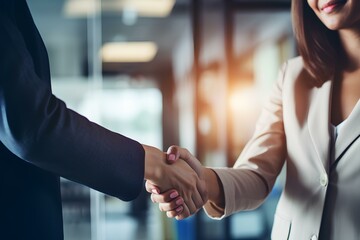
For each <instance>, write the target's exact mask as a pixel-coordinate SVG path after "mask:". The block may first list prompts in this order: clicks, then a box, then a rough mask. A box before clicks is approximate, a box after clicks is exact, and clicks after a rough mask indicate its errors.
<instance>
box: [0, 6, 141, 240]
mask: <svg viewBox="0 0 360 240" xmlns="http://www.w3.org/2000/svg"><path fill="white" fill-rule="evenodd" d="M54 27H55V26H54ZM0 141H1V143H0V191H1V192H0V207H1V212H0V238H1V239H49V240H50V239H62V238H63V229H62V211H61V198H60V188H59V176H63V177H65V178H68V179H71V180H74V181H76V182H79V183H82V184H85V185H87V186H90V187H92V188H94V189H97V190H99V191H102V192H104V193H107V194H109V195H113V196H115V197H118V198H120V199H122V200H132V199H134V198H135V197H136V196H137V195H138V193H139V192H140V190H141V188H142V186H143V179H144V149H143V148H142V146H141V145H140V144H139V143H138V142H135V141H133V140H131V139H128V138H126V137H124V136H121V135H119V134H116V133H114V132H111V131H109V130H107V129H105V128H103V127H101V126H98V125H97V124H95V123H92V122H90V121H89V120H87V119H86V118H85V117H83V116H81V115H79V114H77V113H76V112H74V111H72V110H70V109H68V108H67V107H66V105H65V103H64V102H63V101H61V100H59V99H57V98H56V97H55V96H54V95H53V94H52V91H51V85H50V70H49V63H48V56H47V52H46V49H45V46H44V44H43V41H42V39H41V37H40V35H39V32H38V31H37V29H36V27H35V24H34V22H33V19H32V17H31V14H30V11H29V9H28V6H27V4H26V1H25V0H0Z"/></svg>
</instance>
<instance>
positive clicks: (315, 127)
mask: <svg viewBox="0 0 360 240" xmlns="http://www.w3.org/2000/svg"><path fill="white" fill-rule="evenodd" d="M331 87H332V81H326V82H325V83H324V84H323V85H322V86H321V87H319V88H314V89H313V93H312V96H311V97H312V99H311V104H310V109H309V115H308V123H309V124H308V126H309V132H310V137H311V140H312V143H313V144H314V146H315V150H316V154H317V157H318V158H319V160H320V161H321V162H322V164H323V166H324V168H325V171H326V172H328V171H329V149H330V148H329V146H330V145H329V144H330V140H331V137H330V136H331V135H330V125H329V123H330V103H331V101H330V97H331V96H330V95H331V94H330V93H331Z"/></svg>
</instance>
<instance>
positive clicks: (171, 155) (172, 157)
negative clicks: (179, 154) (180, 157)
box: [168, 153, 175, 161]
mask: <svg viewBox="0 0 360 240" xmlns="http://www.w3.org/2000/svg"><path fill="white" fill-rule="evenodd" d="M168 159H169V160H170V161H175V154H173V153H171V154H169V157H168Z"/></svg>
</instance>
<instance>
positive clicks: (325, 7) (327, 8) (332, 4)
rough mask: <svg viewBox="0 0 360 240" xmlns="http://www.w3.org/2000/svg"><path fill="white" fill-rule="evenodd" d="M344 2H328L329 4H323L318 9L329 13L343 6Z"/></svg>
mask: <svg viewBox="0 0 360 240" xmlns="http://www.w3.org/2000/svg"><path fill="white" fill-rule="evenodd" d="M345 2H346V1H344V0H333V1H330V2H327V3H326V4H324V5H323V6H322V7H321V8H320V9H321V11H324V12H325V13H331V12H333V11H334V10H335V9H336V8H338V7H340V6H342V5H344V4H345Z"/></svg>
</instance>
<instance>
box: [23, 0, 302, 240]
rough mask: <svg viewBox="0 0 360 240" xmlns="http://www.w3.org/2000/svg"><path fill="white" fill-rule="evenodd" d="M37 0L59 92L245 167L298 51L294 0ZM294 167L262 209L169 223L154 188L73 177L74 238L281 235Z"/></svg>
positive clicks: (68, 187)
mask: <svg viewBox="0 0 360 240" xmlns="http://www.w3.org/2000/svg"><path fill="white" fill-rule="evenodd" d="M27 1H28V4H29V6H30V9H31V11H32V13H33V16H34V20H35V22H36V24H37V26H38V29H39V31H40V33H41V34H42V36H43V39H44V42H45V44H46V46H47V49H48V53H49V58H50V64H51V72H52V83H53V91H54V93H55V95H57V96H58V97H60V98H61V99H63V100H64V101H65V102H66V103H67V105H68V106H69V107H70V108H72V109H74V110H76V111H78V112H80V113H82V114H84V115H85V116H87V117H88V118H89V119H91V120H92V121H95V122H97V123H99V124H101V125H103V126H105V127H107V128H109V129H111V130H113V131H116V132H119V133H121V134H124V135H126V136H129V137H131V138H135V139H137V140H138V141H140V142H142V143H146V144H149V145H154V146H156V147H158V148H160V149H163V150H166V149H167V148H168V147H169V146H170V145H173V144H176V145H181V146H183V147H186V148H188V149H189V150H190V151H191V152H193V153H194V154H195V155H196V156H197V157H198V158H199V159H200V161H201V162H202V163H203V164H204V165H207V166H215V167H223V166H232V165H233V163H234V162H235V160H236V159H237V157H238V155H239V154H240V153H241V151H242V149H243V147H244V145H245V143H246V142H247V140H248V139H249V137H250V136H251V134H252V132H253V129H254V125H255V121H256V118H257V116H258V114H259V111H260V107H261V104H262V102H263V101H264V99H266V96H267V93H268V92H269V90H270V89H271V87H272V84H273V82H274V81H275V80H276V77H277V73H278V69H279V67H280V66H281V64H282V63H283V62H284V61H285V60H286V59H288V58H290V57H293V56H295V55H296V47H295V43H294V39H293V34H292V28H291V17H290V0H51V1H43V0H27ZM104 157H106V156H104ZM283 174H285V173H282V174H281V176H280V178H279V181H278V182H277V184H276V186H275V188H274V190H273V191H272V193H271V194H270V196H269V197H268V199H267V200H266V202H265V203H264V204H263V205H262V206H261V207H260V208H259V209H257V210H254V211H249V212H241V213H238V214H235V215H233V216H231V217H229V218H227V219H224V220H221V221H215V220H211V219H209V218H208V217H206V215H205V214H204V212H203V211H200V212H199V213H198V214H197V215H196V216H195V217H191V218H189V219H187V220H183V221H176V220H172V219H167V218H166V216H165V215H164V214H163V213H161V212H159V211H158V208H157V205H154V204H152V203H151V201H150V198H149V195H148V194H147V193H146V192H145V191H143V193H142V194H141V195H140V196H139V197H138V198H137V199H136V200H135V201H133V202H130V203H126V202H122V201H120V200H118V199H115V198H112V197H110V196H106V195H103V194H101V193H99V192H96V191H93V190H90V189H89V188H87V187H85V186H82V185H79V184H77V183H74V182H71V181H68V180H66V179H62V197H63V215H64V224H65V225H64V231H65V240H82V239H86V240H88V239H92V240H105V239H106V240H117V239H130V240H131V239H136V240H141V239H154V240H161V239H186V240H188V239H189V240H191V239H209V240H211V239H214V240H215V239H243V240H244V239H249V240H250V239H253V240H255V239H258V240H260V239H261V240H262V239H269V236H270V231H271V227H272V219H273V214H274V211H275V207H276V203H277V200H278V198H279V195H280V193H281V188H282V175H283ZM114 185H116V183H114Z"/></svg>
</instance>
